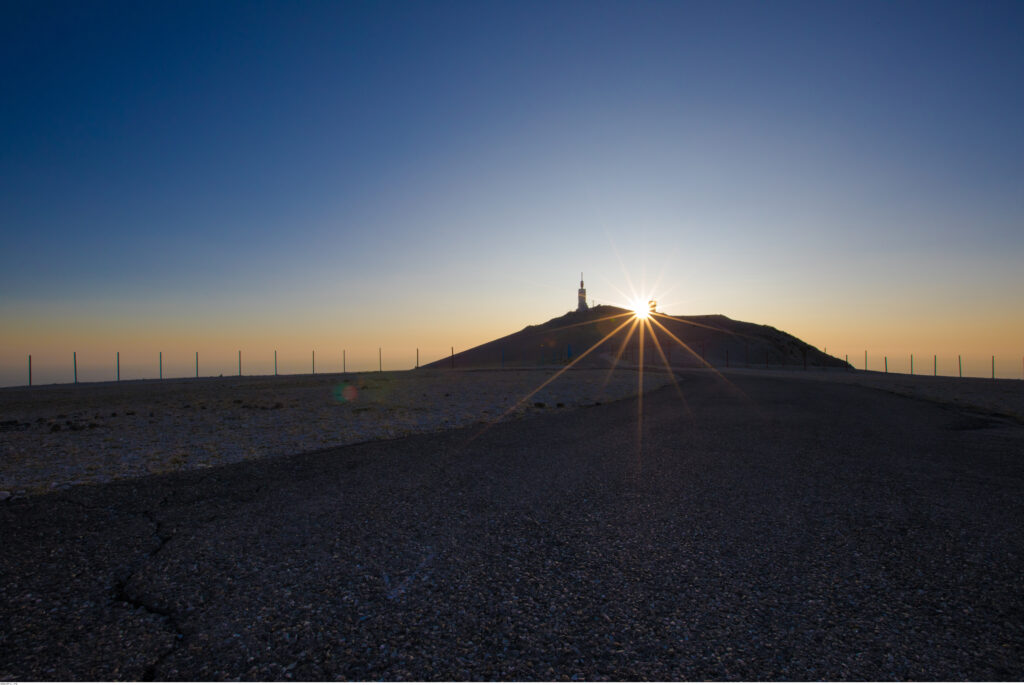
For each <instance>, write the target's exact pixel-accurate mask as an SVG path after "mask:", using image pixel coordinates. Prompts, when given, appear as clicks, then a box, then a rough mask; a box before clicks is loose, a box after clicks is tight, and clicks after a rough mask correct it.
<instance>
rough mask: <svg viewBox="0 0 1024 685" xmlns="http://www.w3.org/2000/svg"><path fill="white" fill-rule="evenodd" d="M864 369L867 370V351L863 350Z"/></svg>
mask: <svg viewBox="0 0 1024 685" xmlns="http://www.w3.org/2000/svg"><path fill="white" fill-rule="evenodd" d="M864 370H865V371H867V370H868V351H867V350H864Z"/></svg>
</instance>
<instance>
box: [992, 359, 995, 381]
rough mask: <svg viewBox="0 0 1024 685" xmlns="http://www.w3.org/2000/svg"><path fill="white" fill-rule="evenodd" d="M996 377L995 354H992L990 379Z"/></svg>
mask: <svg viewBox="0 0 1024 685" xmlns="http://www.w3.org/2000/svg"><path fill="white" fill-rule="evenodd" d="M995 379H996V356H995V355H994V354H993V355H992V380H995Z"/></svg>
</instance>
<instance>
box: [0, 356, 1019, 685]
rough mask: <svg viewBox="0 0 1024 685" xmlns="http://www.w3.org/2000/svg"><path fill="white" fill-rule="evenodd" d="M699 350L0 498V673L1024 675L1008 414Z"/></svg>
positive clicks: (180, 676)
mask: <svg viewBox="0 0 1024 685" xmlns="http://www.w3.org/2000/svg"><path fill="white" fill-rule="evenodd" d="M729 378H730V380H731V381H732V383H731V384H729V383H725V382H723V381H722V380H721V379H719V378H717V377H715V376H714V375H712V374H700V373H693V374H686V375H684V376H683V377H682V379H681V390H682V394H683V397H684V399H685V401H681V399H680V397H679V395H678V394H677V393H676V390H675V389H674V388H671V387H669V388H664V389H662V390H658V391H655V392H653V393H651V394H648V395H646V396H644V398H643V414H642V416H643V421H642V424H641V423H640V422H639V421H638V401H637V400H636V399H633V400H624V401H620V402H615V403H612V404H602V405H601V406H594V407H586V408H579V409H575V410H572V411H566V412H562V413H557V414H550V415H544V416H540V417H538V418H535V419H533V420H530V421H512V422H505V423H500V424H497V425H493V426H491V427H489V428H487V429H486V430H483V429H481V428H480V427H471V428H465V429H459V430H452V431H446V432H440V433H431V434H424V435H415V436H411V437H406V438H401V439H397V440H391V441H383V442H373V443H366V444H360V445H352V446H348V447H342V448H336V449H329V450H324V451H321V452H316V453H310V454H305V455H299V456H294V457H282V458H273V459H265V460H259V461H245V462H241V463H236V464H230V465H226V466H221V467H216V468H210V469H206V470H202V471H185V472H180V473H172V474H164V475H155V476H150V477H147V478H141V479H134V480H126V481H121V482H115V483H109V484H104V485H83V486H78V487H73V488H70V489H68V490H66V491H63V492H54V493H49V494H44V495H38V496H33V497H28V498H24V499H18V500H9V501H7V502H5V503H3V504H0V539H2V540H4V548H5V553H4V555H3V556H2V557H0V680H50V679H58V680H109V679H159V680H220V679H245V680H264V679H269V680H287V679H296V680H325V679H337V678H346V679H385V680H401V679H423V680H487V679H523V680H530V679H543V680H557V679H571V678H577V679H580V678H583V679H591V680H599V679H629V680H648V679H656V680H678V679H692V680H703V679H743V680H776V679H781V680H808V679H827V680H894V679H913V680H964V679H966V680H1019V679H1020V678H1021V675H1022V673H1024V669H1022V666H1024V664H1022V662H1024V593H1022V590H1024V587H1022V585H1024V581H1022V579H1021V573H1020V567H1021V561H1022V558H1024V533H1022V531H1021V529H1020V526H1019V522H1020V521H1021V520H1024V499H1022V493H1024V464H1022V457H1024V440H1022V438H1024V427H1022V426H1021V424H1020V423H1019V422H1017V421H1015V420H1013V419H1011V418H1006V417H1001V416H994V415H991V414H978V413H976V412H966V411H964V410H962V409H958V408H955V407H950V406H944V405H940V404H936V403H933V402H924V401H919V400H914V399H909V398H906V397H902V396H898V395H895V394H892V393H888V392H882V391H879V390H877V389H872V388H865V387H859V386H856V385H850V384H842V383H832V382H821V381H819V382H811V381H803V380H799V379H796V378H787V379H779V378H769V377H758V376H754V375H743V374H733V375H730V377H729Z"/></svg>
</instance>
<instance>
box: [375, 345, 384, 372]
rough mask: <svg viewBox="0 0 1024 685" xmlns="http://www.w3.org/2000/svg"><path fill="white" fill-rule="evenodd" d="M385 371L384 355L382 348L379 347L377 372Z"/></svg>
mask: <svg viewBox="0 0 1024 685" xmlns="http://www.w3.org/2000/svg"><path fill="white" fill-rule="evenodd" d="M383 371H384V357H383V356H381V352H380V348H379V347H378V348H377V373H381V372H383Z"/></svg>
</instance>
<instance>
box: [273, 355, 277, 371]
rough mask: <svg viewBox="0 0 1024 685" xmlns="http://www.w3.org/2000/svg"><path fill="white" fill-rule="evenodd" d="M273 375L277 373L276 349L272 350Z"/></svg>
mask: <svg viewBox="0 0 1024 685" xmlns="http://www.w3.org/2000/svg"><path fill="white" fill-rule="evenodd" d="M274 375H275V376H276V375H277V350H274Z"/></svg>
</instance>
